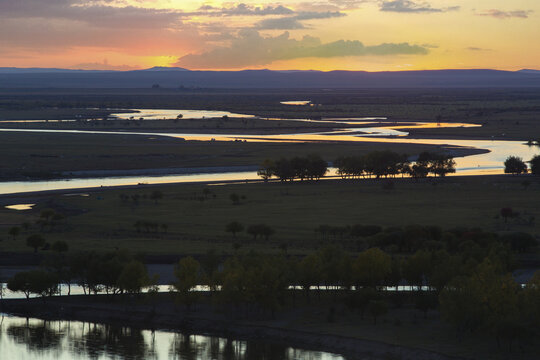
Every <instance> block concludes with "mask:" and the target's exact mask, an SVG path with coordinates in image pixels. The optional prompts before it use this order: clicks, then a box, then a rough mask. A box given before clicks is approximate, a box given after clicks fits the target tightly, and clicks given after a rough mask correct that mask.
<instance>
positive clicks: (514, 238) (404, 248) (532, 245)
mask: <svg viewBox="0 0 540 360" xmlns="http://www.w3.org/2000/svg"><path fill="white" fill-rule="evenodd" d="M508 211H510V212H513V210H512V209H509V208H503V209H501V213H502V216H510V215H509V214H508V213H507V212H508ZM315 231H316V232H317V233H318V234H320V236H321V238H322V240H324V241H335V240H339V242H340V243H341V244H345V242H346V240H348V239H352V240H356V241H357V242H358V246H357V247H356V249H358V250H361V249H363V248H366V247H368V248H369V247H379V248H381V249H385V250H386V251H388V252H390V253H394V254H410V253H413V252H416V251H418V250H445V251H448V252H450V253H460V252H469V253H474V254H477V255H476V257H477V258H481V257H483V256H485V255H486V254H487V253H488V252H489V251H491V249H492V248H494V247H501V246H502V247H508V248H509V249H511V250H512V251H513V252H516V253H530V252H534V251H535V250H536V247H537V246H538V241H537V240H536V239H535V237H534V236H532V235H531V234H529V233H526V232H505V233H504V234H498V233H494V232H489V231H483V230H481V229H475V228H472V229H470V228H453V229H446V230H444V229H442V228H441V227H439V226H422V225H407V226H402V227H400V226H391V227H388V228H385V229H383V228H382V227H381V226H378V225H363V224H355V225H352V226H351V225H345V226H331V225H320V226H319V227H317V228H316V229H315Z"/></svg>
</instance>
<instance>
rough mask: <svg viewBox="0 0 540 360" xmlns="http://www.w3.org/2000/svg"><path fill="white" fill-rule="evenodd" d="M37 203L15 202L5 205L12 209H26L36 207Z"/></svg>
mask: <svg viewBox="0 0 540 360" xmlns="http://www.w3.org/2000/svg"><path fill="white" fill-rule="evenodd" d="M35 205H36V204H15V205H7V206H4V207H5V208H6V209H10V210H17V211H24V210H32V207H34V206H35Z"/></svg>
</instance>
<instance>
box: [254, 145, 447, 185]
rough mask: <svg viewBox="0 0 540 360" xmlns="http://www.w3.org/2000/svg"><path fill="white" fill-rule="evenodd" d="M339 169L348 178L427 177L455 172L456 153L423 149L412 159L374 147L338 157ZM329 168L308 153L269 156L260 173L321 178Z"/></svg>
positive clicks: (285, 177) (286, 178) (267, 176)
mask: <svg viewBox="0 0 540 360" xmlns="http://www.w3.org/2000/svg"><path fill="white" fill-rule="evenodd" d="M333 165H334V167H335V168H337V173H338V175H340V176H341V177H342V178H344V179H355V178H361V177H362V178H365V177H376V178H381V177H389V176H390V177H395V176H397V175H400V174H401V175H402V176H405V175H407V176H411V177H414V178H425V177H427V176H428V175H429V174H430V173H431V174H433V175H434V176H440V177H443V176H445V175H447V174H450V173H455V172H456V169H455V165H456V163H455V161H454V160H453V159H452V157H450V156H447V155H442V154H434V153H429V152H423V153H421V154H420V155H419V156H418V158H417V160H416V161H415V162H414V163H412V162H411V161H410V160H409V158H408V156H407V155H403V154H399V153H396V152H393V151H372V152H370V153H367V154H365V155H361V156H354V155H353V156H343V157H340V158H338V159H336V160H335V161H334V164H333ZM327 171H328V168H327V163H326V161H324V160H323V159H322V158H321V157H320V156H319V155H309V156H307V157H294V158H292V159H286V158H281V159H279V160H270V159H266V160H265V161H264V162H263V163H262V165H261V167H260V169H259V171H258V172H257V175H259V176H260V177H262V178H263V179H264V180H268V179H270V178H272V177H274V176H275V177H276V178H278V179H280V180H281V181H293V180H294V179H299V180H306V179H308V180H318V179H320V178H321V177H323V176H324V175H325V174H326V173H327Z"/></svg>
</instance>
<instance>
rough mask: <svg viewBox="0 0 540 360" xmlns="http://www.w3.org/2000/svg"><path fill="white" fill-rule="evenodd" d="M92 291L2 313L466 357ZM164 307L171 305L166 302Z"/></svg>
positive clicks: (9, 305) (345, 349) (330, 348)
mask: <svg viewBox="0 0 540 360" xmlns="http://www.w3.org/2000/svg"><path fill="white" fill-rule="evenodd" d="M94 296H95V295H74V296H71V297H69V298H66V297H64V298H63V299H58V298H48V299H40V298H36V299H30V300H26V299H24V300H2V301H0V312H4V313H7V314H11V315H14V316H21V317H34V318H38V319H42V320H65V321H83V322H91V323H102V324H109V325H118V326H130V327H133V328H137V329H141V330H151V331H155V330H160V331H172V332H178V331H179V332H185V333H188V334H192V335H196V334H198V335H207V336H218V337H224V338H230V337H234V338H235V339H238V340H248V341H249V340H259V341H260V340H262V341H267V342H274V343H282V344H287V345H289V346H293V347H298V348H302V349H306V350H313V351H324V352H329V353H334V354H340V355H343V356H345V357H350V358H351V359H356V358H359V357H366V356H370V358H372V357H374V358H376V359H385V358H388V356H397V357H398V358H400V359H404V360H405V359H411V360H412V359H417V360H466V359H470V358H464V357H456V356H452V355H446V354H443V353H439V352H435V351H432V350H428V349H421V348H414V347H408V346H403V345H396V344H390V343H385V342H382V341H377V340H366V339H362V338H357V337H350V336H343V335H339V334H332V333H327V332H317V331H306V330H299V329H295V328H287V327H283V326H276V325H275V324H271V322H270V324H269V323H268V321H243V320H238V319H235V320H232V319H230V315H229V316H227V315H220V314H216V313H212V312H206V311H204V309H200V310H192V311H187V310H186V309H185V308H183V309H182V310H179V309H178V307H177V306H174V307H173V308H172V309H173V310H174V311H164V309H163V308H162V307H161V306H159V304H158V306H157V307H156V306H155V305H154V307H153V308H152V307H151V306H149V305H146V306H145V305H134V306H131V307H129V308H128V307H127V306H126V305H125V302H124V303H121V302H118V303H110V302H109V303H103V302H99V300H101V299H103V298H105V299H106V298H107V296H106V295H97V296H99V297H100V298H101V299H98V302H96V301H88V300H90V299H91V298H92V297H94ZM66 300H67V301H66ZM85 300H86V301H85ZM202 307H204V306H202ZM156 309H159V310H156ZM165 309H167V307H165ZM168 309H169V310H171V308H170V307H169V308H168ZM201 310H202V311H201ZM205 315H206V316H205Z"/></svg>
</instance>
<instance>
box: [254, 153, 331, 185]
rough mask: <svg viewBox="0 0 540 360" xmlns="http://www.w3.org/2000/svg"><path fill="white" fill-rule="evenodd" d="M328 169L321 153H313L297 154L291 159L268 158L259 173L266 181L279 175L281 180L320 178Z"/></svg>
mask: <svg viewBox="0 0 540 360" xmlns="http://www.w3.org/2000/svg"><path fill="white" fill-rule="evenodd" d="M327 171H328V163H327V162H326V161H324V160H323V159H322V158H321V156H320V155H317V154H312V155H308V156H306V157H300V156H296V157H293V158H291V159H286V158H281V159H278V160H270V159H266V160H264V162H263V163H262V165H261V168H260V169H259V171H257V175H259V176H260V177H262V178H263V179H264V180H265V181H266V180H268V179H270V178H272V177H274V176H275V177H277V178H278V179H280V180H281V181H293V180H294V179H299V180H319V179H320V178H321V177H323V176H324V175H325V174H326V173H327Z"/></svg>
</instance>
